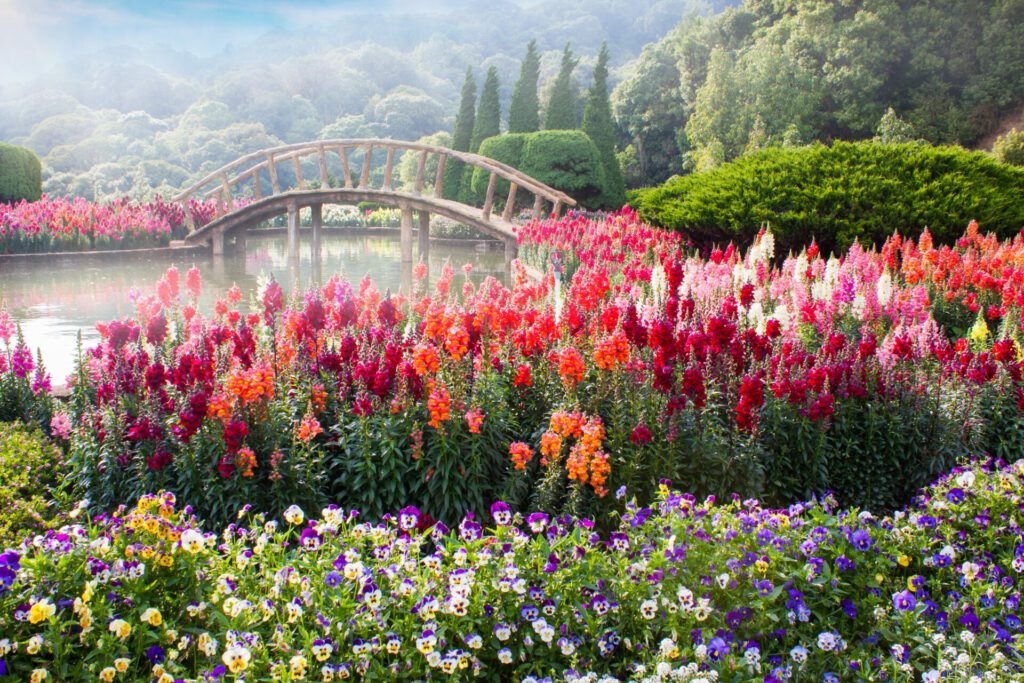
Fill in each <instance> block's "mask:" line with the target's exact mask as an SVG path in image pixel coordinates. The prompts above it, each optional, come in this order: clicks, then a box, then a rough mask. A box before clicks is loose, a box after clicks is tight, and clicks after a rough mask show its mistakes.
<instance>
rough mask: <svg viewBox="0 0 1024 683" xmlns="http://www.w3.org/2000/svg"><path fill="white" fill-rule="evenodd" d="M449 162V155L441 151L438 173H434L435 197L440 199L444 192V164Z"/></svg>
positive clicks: (438, 160)
mask: <svg viewBox="0 0 1024 683" xmlns="http://www.w3.org/2000/svg"><path fill="white" fill-rule="evenodd" d="M447 162H448V155H447V154H445V153H444V152H441V154H440V156H438V158H437V173H436V174H434V197H435V198H437V199H440V198H441V196H442V193H443V192H444V188H443V185H444V165H445V164H446V163H447Z"/></svg>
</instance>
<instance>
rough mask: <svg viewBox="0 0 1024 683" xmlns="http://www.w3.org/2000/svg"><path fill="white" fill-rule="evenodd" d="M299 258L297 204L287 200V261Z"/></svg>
mask: <svg viewBox="0 0 1024 683" xmlns="http://www.w3.org/2000/svg"><path fill="white" fill-rule="evenodd" d="M298 260H299V205H298V204H297V203H296V202H288V261H289V262H291V261H296V262H297V261H298Z"/></svg>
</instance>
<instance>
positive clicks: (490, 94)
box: [469, 66, 501, 152]
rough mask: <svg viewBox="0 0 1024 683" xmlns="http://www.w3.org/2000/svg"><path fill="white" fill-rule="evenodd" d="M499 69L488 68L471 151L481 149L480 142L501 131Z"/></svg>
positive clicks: (470, 147)
mask: <svg viewBox="0 0 1024 683" xmlns="http://www.w3.org/2000/svg"><path fill="white" fill-rule="evenodd" d="M498 86H499V83H498V69H497V68H495V67H493V66H492V67H491V68H490V69H488V70H487V77H486V78H485V79H484V87H483V90H481V91H480V103H479V104H478V105H477V108H476V117H475V118H474V119H473V137H472V141H471V142H470V145H469V151H470V152H476V151H477V150H479V149H480V143H482V142H483V141H484V140H486V139H487V138H489V137H493V136H495V135H497V134H498V133H499V132H501V100H500V99H499V97H498Z"/></svg>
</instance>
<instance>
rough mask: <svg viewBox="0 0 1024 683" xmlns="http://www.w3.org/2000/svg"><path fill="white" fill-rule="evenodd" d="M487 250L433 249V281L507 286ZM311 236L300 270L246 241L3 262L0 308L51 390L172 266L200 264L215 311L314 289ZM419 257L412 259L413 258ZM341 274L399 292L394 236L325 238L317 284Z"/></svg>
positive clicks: (272, 245)
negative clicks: (218, 303)
mask: <svg viewBox="0 0 1024 683" xmlns="http://www.w3.org/2000/svg"><path fill="white" fill-rule="evenodd" d="M487 247H488V244H487V243H473V242H447V241H445V242H432V243H431V247H430V259H429V266H430V271H429V272H430V277H431V278H435V277H436V276H437V274H438V273H440V272H441V268H442V267H443V266H444V263H445V262H446V261H449V262H450V263H451V264H452V266H453V267H455V268H456V269H457V268H459V267H460V266H462V265H463V264H465V263H470V264H473V276H472V278H473V279H474V280H476V281H480V280H482V279H483V278H485V277H487V276H488V275H491V276H494V277H495V278H497V279H498V280H501V281H504V277H505V275H504V252H503V251H502V249H501V248H493V246H492V247H491V248H487ZM310 251H311V250H310V242H309V237H308V234H304V235H303V236H302V240H301V242H300V260H299V267H298V271H297V272H296V271H290V270H289V268H288V250H287V244H286V240H285V237H284V236H283V235H281V236H258V237H254V236H251V235H250V236H249V238H248V240H246V248H245V254H244V257H243V255H242V254H240V253H234V254H232V253H230V252H229V253H228V255H227V256H226V257H224V258H223V259H218V260H217V261H215V260H214V259H213V257H212V256H210V255H209V254H208V253H204V252H189V253H185V254H183V253H177V254H175V253H166V254H160V255H153V256H147V257H144V258H142V257H125V258H123V259H117V258H115V257H96V258H82V257H76V258H74V259H71V258H65V259H54V260H50V259H38V260H37V259H32V260H31V261H29V260H26V261H20V260H19V261H0V301H6V303H7V310H8V312H9V313H10V314H11V316H12V317H13V318H14V319H15V320H16V321H17V322H18V323H20V325H21V329H22V332H23V334H24V335H25V341H26V342H27V343H28V345H29V347H30V348H31V349H32V350H33V352H35V351H36V349H39V350H40V351H41V352H42V355H43V362H44V364H45V365H46V368H47V370H49V371H50V374H51V376H52V378H53V384H54V386H60V385H63V384H64V378H66V377H67V376H68V375H69V374H71V373H72V372H74V363H75V353H76V344H77V343H78V341H77V340H78V335H79V334H81V335H82V343H83V345H84V346H85V347H86V348H88V347H89V346H92V345H94V344H95V343H96V342H97V341H98V340H99V334H98V333H97V332H96V327H95V324H96V322H97V321H107V320H113V319H116V318H123V317H124V316H128V315H132V314H133V313H134V306H133V305H132V303H131V294H132V293H133V291H134V292H143V293H149V292H152V291H153V287H154V285H155V284H156V281H157V280H158V279H160V277H161V276H162V275H163V274H164V272H166V270H167V269H168V268H169V267H170V266H172V265H173V266H175V267H177V269H178V270H179V272H180V273H181V278H182V282H184V278H185V272H186V271H187V270H188V269H189V268H191V267H192V266H197V267H198V268H199V269H200V271H201V273H202V277H203V289H202V296H201V297H200V307H201V308H202V309H203V311H204V312H209V311H210V310H212V307H213V302H214V299H215V298H216V297H217V296H223V294H224V292H225V291H226V290H227V288H228V287H230V286H231V285H232V284H237V285H238V286H239V287H240V288H241V289H242V293H243V301H248V300H249V295H250V294H251V293H253V292H254V291H255V290H256V288H257V286H258V285H257V282H258V280H259V279H260V278H261V277H266V276H269V275H270V274H273V276H274V277H275V278H276V279H277V280H278V281H279V282H280V283H281V286H282V287H284V288H285V291H286V292H287V291H289V290H291V289H292V288H293V287H294V286H295V285H296V284H297V285H298V287H299V291H302V290H304V289H306V288H308V287H309V286H310V285H311V283H312V278H313V274H314V262H313V259H312V258H311V254H310ZM417 258H418V257H417ZM335 274H338V275H341V276H342V277H344V278H346V279H348V280H350V281H351V282H352V283H353V285H355V284H356V283H358V282H359V280H361V279H362V278H363V276H364V275H366V274H369V275H370V277H371V278H372V279H373V282H374V284H375V285H376V286H377V288H378V289H380V290H381V291H382V292H383V291H387V290H389V289H390V290H391V291H392V292H397V291H399V288H400V287H401V285H402V266H401V254H400V250H399V242H398V235H397V231H396V234H395V235H394V236H393V237H392V236H390V235H382V236H377V235H372V236H367V235H354V234H347V235H346V234H344V233H341V234H337V233H335V234H332V233H329V232H325V234H324V236H323V238H322V244H321V262H320V278H319V281H320V282H323V281H326V280H327V279H328V278H330V277H331V276H332V275H335Z"/></svg>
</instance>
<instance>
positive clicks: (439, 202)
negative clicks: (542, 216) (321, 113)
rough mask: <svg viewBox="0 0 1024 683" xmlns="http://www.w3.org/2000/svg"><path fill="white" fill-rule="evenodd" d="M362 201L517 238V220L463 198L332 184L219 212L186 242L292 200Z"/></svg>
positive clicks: (301, 203)
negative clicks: (486, 212) (426, 213)
mask: <svg viewBox="0 0 1024 683" xmlns="http://www.w3.org/2000/svg"><path fill="white" fill-rule="evenodd" d="M359 202H376V203H379V204H385V205H389V206H396V207H402V206H403V205H404V206H408V207H409V208H411V209H416V210H420V211H429V212H430V213H432V214H438V215H442V216H445V217H447V218H450V219H452V220H455V221H459V222H461V223H466V224H467V225H471V226H473V227H475V228H477V229H479V230H481V231H482V232H484V233H486V234H489V235H492V236H494V237H497V238H500V239H515V230H514V228H515V224H514V223H512V222H511V221H507V220H505V219H504V218H503V217H501V216H498V215H490V216H488V217H487V218H485V217H484V215H483V212H482V210H481V209H477V208H474V207H470V206H467V205H466V204H462V203H461V202H457V201H452V200H449V199H442V198H439V197H431V196H424V195H417V194H412V193H407V192H395V191H389V192H385V191H382V190H374V189H369V188H367V189H362V188H330V189H326V190H289V191H286V192H282V193H281V194H278V195H274V196H272V197H265V198H263V199H260V200H258V201H255V202H252V203H250V204H247V205H245V206H243V207H241V208H237V209H235V210H234V211H232V212H231V213H228V214H226V215H223V216H220V217H219V218H216V219H214V220H213V221H211V222H209V223H207V224H206V225H204V226H202V227H197V228H196V230H195V231H193V232H191V233H189V234H188V235H187V236H186V237H185V239H184V241H185V243H187V244H199V243H202V242H205V241H207V240H209V239H211V237H212V236H213V235H214V234H217V233H219V234H221V235H229V234H231V233H233V232H235V231H236V230H238V229H247V228H248V227H250V226H252V225H254V224H255V223H259V222H261V221H265V220H269V219H271V218H273V217H275V216H278V215H281V214H282V213H285V212H286V211H287V210H288V206H289V205H290V204H292V203H294V204H296V205H297V206H298V207H299V208H301V207H306V206H312V205H313V204H346V205H354V204H358V203H359Z"/></svg>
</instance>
